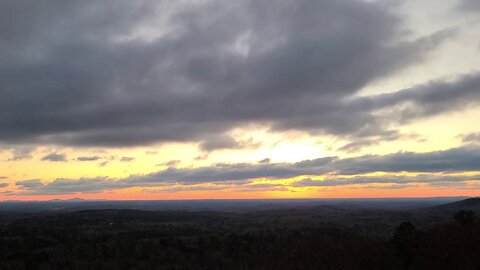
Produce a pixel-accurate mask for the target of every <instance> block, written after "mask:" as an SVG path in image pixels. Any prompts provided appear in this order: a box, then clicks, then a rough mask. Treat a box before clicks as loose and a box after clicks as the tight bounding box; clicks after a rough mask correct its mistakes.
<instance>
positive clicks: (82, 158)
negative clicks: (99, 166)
mask: <svg viewBox="0 0 480 270" xmlns="http://www.w3.org/2000/svg"><path fill="white" fill-rule="evenodd" d="M99 159H102V157H100V156H84V157H77V158H76V159H75V160H77V161H96V160H99Z"/></svg>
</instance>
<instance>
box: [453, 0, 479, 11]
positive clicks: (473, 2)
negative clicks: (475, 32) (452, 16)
mask: <svg viewBox="0 0 480 270" xmlns="http://www.w3.org/2000/svg"><path fill="white" fill-rule="evenodd" d="M458 8H459V9H460V10H461V11H466V12H475V11H480V2H478V1H477V0H461V1H459V3H458Z"/></svg>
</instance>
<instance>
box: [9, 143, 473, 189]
mask: <svg viewBox="0 0 480 270" xmlns="http://www.w3.org/2000/svg"><path fill="white" fill-rule="evenodd" d="M471 171H480V148H476V147H461V148H453V149H449V150H444V151H434V152H427V153H411V152H399V153H395V154H389V155H384V156H376V155H367V156H359V157H354V158H344V159H340V158H336V157H325V158H318V159H312V160H304V161H300V162H295V163H253V164H248V163H235V164H227V163H221V164H214V165H211V166H204V167H196V168H175V167H168V168H166V169H163V170H160V171H158V172H154V173H150V174H145V175H131V176H129V177H126V178H122V179H109V178H93V179H88V178H81V179H63V178H59V179H56V180H54V181H52V182H42V181H40V180H38V179H35V180H26V181H19V182H17V183H16V184H17V186H19V187H20V188H21V189H22V190H23V193H22V194H24V195H36V194H63V193H65V194H70V193H76V192H101V191H105V190H114V189H125V188H131V187H164V188H168V187H171V186H175V185H181V186H195V185H201V184H208V183H210V184H223V185H233V186H236V187H239V186H240V185H246V184H251V182H252V181H253V180H256V179H266V180H267V181H275V180H281V179H289V178H292V177H300V176H328V177H330V178H328V177H327V180H324V181H317V180H311V179H304V180H300V181H297V182H295V183H294V186H339V185H351V184H372V183H390V184H392V183H396V184H404V183H430V182H432V183H433V182H453V181H458V182H463V181H469V180H480V179H478V178H479V175H475V176H463V175H458V174H461V173H464V172H471ZM375 172H385V173H388V175H386V176H363V175H365V174H369V173H375ZM402 172H414V173H420V174H419V175H417V176H398V175H394V174H395V173H402ZM454 173H456V175H454ZM440 174H443V175H440ZM332 175H333V178H332ZM349 175H351V176H352V177H348V176H349ZM267 184H269V185H270V184H274V185H275V184H279V183H278V182H276V183H275V182H271V183H267ZM259 187H260V186H259ZM243 188H248V187H246V186H245V187H243ZM272 188H273V187H272ZM278 188H281V189H285V188H287V187H286V186H281V187H278ZM250 189H251V187H250Z"/></svg>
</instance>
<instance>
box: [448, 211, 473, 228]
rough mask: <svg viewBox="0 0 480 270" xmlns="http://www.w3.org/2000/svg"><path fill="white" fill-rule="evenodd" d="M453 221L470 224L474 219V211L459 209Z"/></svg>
mask: <svg viewBox="0 0 480 270" xmlns="http://www.w3.org/2000/svg"><path fill="white" fill-rule="evenodd" d="M453 219H454V220H455V222H457V223H458V224H461V225H471V224H473V222H474V220H475V212H474V211H472V210H460V211H458V212H457V213H456V214H455V215H454V216H453Z"/></svg>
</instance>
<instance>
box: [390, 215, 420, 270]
mask: <svg viewBox="0 0 480 270" xmlns="http://www.w3.org/2000/svg"><path fill="white" fill-rule="evenodd" d="M418 238H419V231H418V230H417V229H416V228H415V226H414V225H413V224H412V223H410V222H402V223H401V224H400V225H398V226H397V227H396V229H395V232H394V233H393V238H392V240H391V241H390V246H391V247H392V248H393V249H394V251H395V252H396V253H397V255H398V256H399V257H400V259H401V260H402V262H403V267H404V268H405V269H409V268H410V266H411V265H412V262H413V259H414V258H415V255H416V254H417V250H418V243H419V241H418V240H419V239H418Z"/></svg>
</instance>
